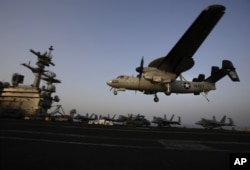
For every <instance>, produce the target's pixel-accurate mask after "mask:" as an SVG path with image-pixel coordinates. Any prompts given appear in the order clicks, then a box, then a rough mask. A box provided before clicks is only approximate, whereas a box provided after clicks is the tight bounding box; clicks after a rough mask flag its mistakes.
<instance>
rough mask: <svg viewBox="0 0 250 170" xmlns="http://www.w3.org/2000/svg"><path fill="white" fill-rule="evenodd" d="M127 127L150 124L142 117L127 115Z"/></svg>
mask: <svg viewBox="0 0 250 170" xmlns="http://www.w3.org/2000/svg"><path fill="white" fill-rule="evenodd" d="M125 125H128V126H149V125H150V122H149V121H148V120H147V119H146V118H145V116H143V115H140V114H138V115H132V114H131V115H129V116H128V119H127V120H126V122H125Z"/></svg>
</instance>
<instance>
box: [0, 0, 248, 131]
mask: <svg viewBox="0 0 250 170" xmlns="http://www.w3.org/2000/svg"><path fill="white" fill-rule="evenodd" d="M211 4H221V5H224V6H225V7H226V13H225V14H224V16H223V17H222V18H221V20H220V21H219V22H218V24H217V25H216V26H215V28H214V29H213V30H212V32H211V33H210V34H209V36H208V38H207V39H206V40H205V41H204V43H203V44H202V45H201V47H200V48H199V49H198V50H197V52H196V53H195V55H194V56H193V58H194V60H195V65H194V67H193V68H192V69H190V70H188V71H186V72H184V73H183V76H184V77H185V78H186V79H187V80H190V81H191V80H192V79H193V78H194V77H197V76H198V74H200V73H203V74H205V75H206V77H207V76H209V75H210V71H211V66H220V67H221V64H222V60H224V59H227V60H231V61H232V62H233V64H234V66H235V67H236V71H237V72H238V75H239V77H240V82H232V81H231V80H230V79H229V78H228V77H225V78H223V79H222V80H221V81H219V82H217V84H216V88H217V90H215V91H211V92H209V93H208V96H207V97H208V98H209V100H210V102H208V101H207V100H206V99H205V98H204V97H203V96H201V95H199V96H194V95H193V94H178V95H176V94H171V95H170V96H166V95H165V94H161V93H158V97H159V99H160V101H159V102H158V103H155V102H154V101H153V97H154V96H153V95H144V94H142V93H140V92H137V93H135V92H134V91H126V92H120V93H118V95H117V96H115V95H113V93H112V91H110V87H109V86H107V84H106V82H107V81H108V80H110V79H113V78H115V77H117V76H118V75H121V74H126V75H137V72H136V71H135V68H136V67H137V66H139V64H140V60H141V58H142V56H144V64H145V66H146V65H148V64H149V63H150V62H151V61H152V60H154V59H155V58H158V57H161V56H165V55H166V54H167V53H168V52H169V51H170V50H171V49H172V47H173V46H174V45H175V43H176V42H177V41H178V40H179V39H180V38H181V36H182V35H183V34H184V32H185V31H186V30H187V29H188V27H189V26H190V25H191V24H192V23H193V21H194V20H195V19H196V17H197V16H198V15H199V14H200V12H201V11H202V10H203V9H204V8H206V7H207V6H209V5H211ZM249 9H250V1H248V0H239V1H233V0H231V1H230V0H207V1H200V0H189V1H184V0H168V1H166V0H126V1H125V0H61V1H58V0H35V1H34V0H0V21H1V27H0V56H1V62H0V70H1V75H0V81H7V82H10V81H11V76H12V74H13V73H20V74H23V75H25V78H24V84H32V82H33V78H34V76H33V73H32V72H31V71H30V70H29V69H27V68H25V67H23V66H21V65H20V64H21V63H24V62H25V63H28V62H29V61H31V65H32V66H36V65H35V62H36V56H34V55H33V54H32V53H30V52H29V50H30V49H33V50H35V51H41V52H45V51H47V50H48V48H49V46H50V45H53V46H54V49H55V50H54V51H53V53H52V54H53V61H54V63H55V64H56V65H55V67H53V66H51V67H49V68H48V69H49V70H50V71H53V72H55V73H56V74H57V78H58V79H60V80H61V81H62V83H61V84H57V86H56V88H57V92H56V93H55V94H54V95H58V96H59V98H60V99H61V101H60V102H59V103H54V105H56V104H61V105H62V107H63V109H64V111H65V112H66V113H67V114H68V113H69V111H70V110H71V109H76V110H77V113H79V114H85V113H96V114H99V115H107V114H110V115H114V114H117V115H119V114H123V115H127V114H128V113H133V114H138V113H140V114H143V115H145V116H146V118H148V119H149V120H152V118H153V116H162V117H163V115H164V114H166V115H167V118H170V116H171V115H172V114H175V115H176V117H175V119H176V120H177V116H180V117H181V118H182V123H183V124H194V123H195V122H196V121H198V120H200V118H208V119H212V116H216V118H217V119H218V120H220V119H221V118H222V116H223V115H226V116H228V117H231V118H232V119H233V120H234V122H235V124H236V125H238V126H244V127H247V126H248V127H249V126H250V124H249V121H250V111H249V110H250V86H249V84H250V77H249V71H250V67H249V63H250V56H249V55H250V20H249V16H250V10H249ZM44 84H45V82H42V83H41V85H44Z"/></svg>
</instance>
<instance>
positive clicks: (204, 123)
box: [195, 116, 234, 129]
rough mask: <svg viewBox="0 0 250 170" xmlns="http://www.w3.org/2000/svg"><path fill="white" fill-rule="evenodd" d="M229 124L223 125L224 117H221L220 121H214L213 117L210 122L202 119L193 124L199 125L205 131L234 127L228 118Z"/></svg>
mask: <svg viewBox="0 0 250 170" xmlns="http://www.w3.org/2000/svg"><path fill="white" fill-rule="evenodd" d="M228 120H229V123H225V121H226V116H223V117H222V119H221V121H219V122H218V121H216V118H215V116H213V119H212V120H209V119H204V118H202V119H201V120H200V121H198V122H196V123H195V124H197V125H201V126H203V127H205V128H206V129H213V128H222V126H234V122H233V120H232V119H231V118H228Z"/></svg>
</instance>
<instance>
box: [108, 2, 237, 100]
mask: <svg viewBox="0 0 250 170" xmlns="http://www.w3.org/2000/svg"><path fill="white" fill-rule="evenodd" d="M225 9H226V8H225V7H224V6H222V5H211V6H209V7H207V8H206V9H204V10H203V11H202V12H201V14H200V15H199V16H198V18H197V19H196V20H195V21H194V23H193V24H192V25H191V26H190V28H189V29H188V30H187V31H186V33H185V34H184V35H183V36H182V38H181V39H180V40H179V41H178V42H177V44H176V45H175V46H174V47H173V49H172V50H171V51H170V52H169V53H168V54H167V55H166V56H164V57H161V58H158V59H155V60H153V61H152V62H151V63H149V65H148V67H144V59H143V58H142V59H141V63H140V66H139V67H137V68H136V71H137V72H138V73H139V74H138V76H137V77H134V76H127V75H121V76H118V77H117V78H115V79H113V80H110V81H108V82H107V84H108V85H109V86H111V90H112V89H113V93H114V94H115V95H117V92H118V91H125V90H139V91H141V92H143V93H144V94H154V96H155V97H154V101H155V102H158V101H159V98H158V97H157V92H164V93H165V94H166V95H170V94H171V93H193V94H195V95H199V94H202V95H204V96H205V97H206V94H207V92H209V91H210V90H215V89H216V88H215V83H216V82H217V81H219V80H220V79H221V78H223V77H224V76H225V75H228V76H229V77H230V78H231V79H232V81H239V77H238V75H237V73H236V70H235V68H234V66H233V64H232V62H231V61H228V60H223V62H222V68H221V69H220V68H219V67H215V66H213V67H212V71H211V76H210V77H208V78H206V79H205V75H204V74H200V75H199V76H198V78H194V79H193V81H187V80H185V79H184V78H183V76H182V75H181V73H183V72H185V71H187V70H189V69H191V68H192V67H193V65H194V60H193V58H192V56H193V55H194V53H195V52H196V51H197V49H198V48H199V47H200V45H201V44H202V42H203V41H204V40H205V39H206V37H207V36H208V34H209V33H210V32H211V30H212V29H213V28H214V26H215V25H216V23H217V22H218V21H219V20H220V18H221V17H222V16H223V14H224V11H225ZM178 77H180V80H177V78H178ZM207 100H208V99H207Z"/></svg>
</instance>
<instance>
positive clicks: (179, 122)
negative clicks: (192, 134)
mask: <svg viewBox="0 0 250 170" xmlns="http://www.w3.org/2000/svg"><path fill="white" fill-rule="evenodd" d="M180 124H181V117H180V116H179V117H178V125H180Z"/></svg>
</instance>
